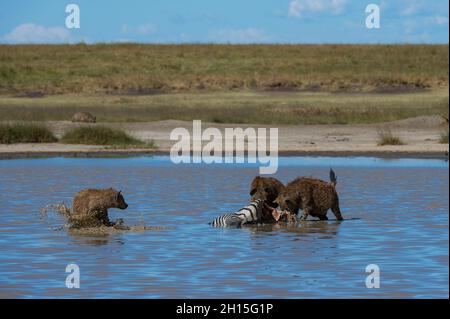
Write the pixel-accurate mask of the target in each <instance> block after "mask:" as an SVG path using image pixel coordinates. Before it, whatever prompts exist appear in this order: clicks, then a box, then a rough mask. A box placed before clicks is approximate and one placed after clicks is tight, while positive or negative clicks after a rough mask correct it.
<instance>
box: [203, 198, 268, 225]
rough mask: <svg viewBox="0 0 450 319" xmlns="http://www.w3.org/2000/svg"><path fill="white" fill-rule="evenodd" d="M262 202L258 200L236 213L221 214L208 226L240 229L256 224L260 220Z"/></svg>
mask: <svg viewBox="0 0 450 319" xmlns="http://www.w3.org/2000/svg"><path fill="white" fill-rule="evenodd" d="M263 205H264V201H263V200H261V199H258V200H256V201H254V202H252V203H250V205H248V206H245V207H244V208H241V209H240V210H238V211H237V212H234V213H228V214H223V215H221V216H219V217H217V218H216V219H214V220H213V221H212V222H211V223H210V224H211V225H212V226H213V227H240V226H242V225H244V224H249V223H257V222H259V221H260V220H261V214H262V209H263Z"/></svg>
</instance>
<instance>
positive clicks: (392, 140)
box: [377, 128, 405, 146]
mask: <svg viewBox="0 0 450 319" xmlns="http://www.w3.org/2000/svg"><path fill="white" fill-rule="evenodd" d="M377 144H378V146H383V145H405V142H403V141H402V139H401V138H400V137H398V136H396V135H395V134H394V133H393V132H392V131H391V129H390V128H382V129H379V130H378V143H377Z"/></svg>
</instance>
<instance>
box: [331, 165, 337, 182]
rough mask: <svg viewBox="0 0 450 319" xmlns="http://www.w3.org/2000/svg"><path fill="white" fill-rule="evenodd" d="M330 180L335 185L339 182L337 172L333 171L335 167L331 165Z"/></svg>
mask: <svg viewBox="0 0 450 319" xmlns="http://www.w3.org/2000/svg"><path fill="white" fill-rule="evenodd" d="M330 182H331V184H333V185H334V186H336V184H337V177H336V173H335V172H334V171H333V169H332V168H331V167H330Z"/></svg>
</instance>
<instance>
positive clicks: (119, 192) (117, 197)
mask: <svg viewBox="0 0 450 319" xmlns="http://www.w3.org/2000/svg"><path fill="white" fill-rule="evenodd" d="M121 194H122V191H118V192H117V195H116V200H119V198H120V195H121Z"/></svg>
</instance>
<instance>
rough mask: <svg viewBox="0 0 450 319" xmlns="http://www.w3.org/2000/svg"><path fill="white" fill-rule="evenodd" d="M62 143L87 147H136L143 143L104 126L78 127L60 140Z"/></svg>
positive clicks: (122, 132)
mask: <svg viewBox="0 0 450 319" xmlns="http://www.w3.org/2000/svg"><path fill="white" fill-rule="evenodd" d="M61 142H62V143H67V144H87V145H121V146H125V145H129V146H130V145H136V146H142V145H144V144H145V143H144V142H142V141H140V140H138V139H135V138H134V137H131V136H129V135H128V134H127V133H125V132H124V131H122V130H119V129H112V128H109V127H104V126H96V127H93V126H88V127H78V128H75V129H72V130H70V131H69V132H67V133H66V134H64V136H63V137H62V138H61Z"/></svg>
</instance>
